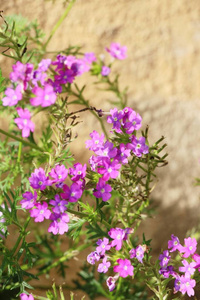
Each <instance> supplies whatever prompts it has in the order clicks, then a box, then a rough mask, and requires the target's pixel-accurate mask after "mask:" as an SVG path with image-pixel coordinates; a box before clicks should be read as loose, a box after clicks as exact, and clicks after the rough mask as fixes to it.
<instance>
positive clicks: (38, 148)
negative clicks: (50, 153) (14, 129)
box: [0, 129, 44, 152]
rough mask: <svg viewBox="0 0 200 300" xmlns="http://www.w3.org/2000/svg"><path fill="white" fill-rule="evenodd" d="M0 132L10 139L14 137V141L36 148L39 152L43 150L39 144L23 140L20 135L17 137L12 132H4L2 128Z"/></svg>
mask: <svg viewBox="0 0 200 300" xmlns="http://www.w3.org/2000/svg"><path fill="white" fill-rule="evenodd" d="M0 133H2V134H4V135H6V136H8V137H10V138H12V139H14V140H16V141H19V142H21V143H22V144H24V145H26V146H29V147H31V148H34V149H37V150H39V151H40V152H44V150H43V149H42V148H40V147H39V146H37V145H35V144H33V143H31V142H28V141H25V140H24V139H22V138H20V137H17V136H15V135H13V134H12V133H9V132H6V131H4V130H3V129H0Z"/></svg>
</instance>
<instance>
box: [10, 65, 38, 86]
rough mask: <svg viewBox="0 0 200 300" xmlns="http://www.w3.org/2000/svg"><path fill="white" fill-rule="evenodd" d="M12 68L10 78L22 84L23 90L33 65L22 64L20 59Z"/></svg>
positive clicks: (30, 75)
mask: <svg viewBox="0 0 200 300" xmlns="http://www.w3.org/2000/svg"><path fill="white" fill-rule="evenodd" d="M12 68H13V72H11V73H10V80H11V81H13V82H15V83H20V84H22V85H23V90H26V89H27V87H28V82H29V81H30V80H31V78H32V71H33V65H32V64H30V63H27V64H23V63H21V62H20V61H17V62H16V64H15V65H13V66H12Z"/></svg>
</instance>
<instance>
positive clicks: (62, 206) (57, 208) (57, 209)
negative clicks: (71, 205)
mask: <svg viewBox="0 0 200 300" xmlns="http://www.w3.org/2000/svg"><path fill="white" fill-rule="evenodd" d="M49 203H50V204H51V205H53V206H54V208H53V212H54V213H56V214H60V213H64V212H65V211H66V205H67V204H68V201H66V200H61V199H60V196H59V195H55V200H50V201H49Z"/></svg>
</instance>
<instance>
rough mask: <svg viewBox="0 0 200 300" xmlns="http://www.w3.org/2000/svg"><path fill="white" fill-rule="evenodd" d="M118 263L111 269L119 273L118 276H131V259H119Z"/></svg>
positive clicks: (132, 268)
mask: <svg viewBox="0 0 200 300" xmlns="http://www.w3.org/2000/svg"><path fill="white" fill-rule="evenodd" d="M117 263H118V265H117V266H114V268H113V271H114V272H117V273H119V276H120V277H123V278H126V277H127V276H129V275H130V276H133V270H134V267H133V266H132V265H131V261H130V260H129V259H121V258H119V259H118V260H117Z"/></svg>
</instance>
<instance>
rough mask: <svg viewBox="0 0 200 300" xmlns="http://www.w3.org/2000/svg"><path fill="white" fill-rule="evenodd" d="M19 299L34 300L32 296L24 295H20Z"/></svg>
mask: <svg viewBox="0 0 200 300" xmlns="http://www.w3.org/2000/svg"><path fill="white" fill-rule="evenodd" d="M20 299H21V300H34V298H33V296H32V295H27V294H25V293H22V294H20Z"/></svg>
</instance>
